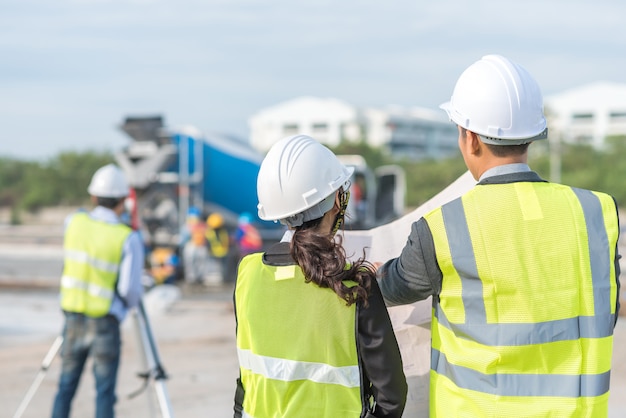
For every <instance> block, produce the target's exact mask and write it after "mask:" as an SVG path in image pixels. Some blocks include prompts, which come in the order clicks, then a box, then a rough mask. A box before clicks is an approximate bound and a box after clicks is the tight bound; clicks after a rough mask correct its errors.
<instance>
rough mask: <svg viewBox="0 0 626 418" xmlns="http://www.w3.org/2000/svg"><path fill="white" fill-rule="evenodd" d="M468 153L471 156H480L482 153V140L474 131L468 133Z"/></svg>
mask: <svg viewBox="0 0 626 418" xmlns="http://www.w3.org/2000/svg"><path fill="white" fill-rule="evenodd" d="M466 142H467V147H468V148H467V151H468V152H469V153H470V154H471V155H475V156H479V155H481V153H482V149H483V146H484V144H483V142H482V141H481V140H480V137H479V136H478V134H477V133H475V132H472V131H467V141H466Z"/></svg>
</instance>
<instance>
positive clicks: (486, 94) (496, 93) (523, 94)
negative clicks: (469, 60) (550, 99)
mask: <svg viewBox="0 0 626 418" xmlns="http://www.w3.org/2000/svg"><path fill="white" fill-rule="evenodd" d="M440 107H441V108H442V109H443V110H445V111H446V112H447V113H448V116H449V117H450V119H452V121H453V122H454V123H456V124H457V125H459V126H460V127H462V128H465V129H467V130H470V131H472V132H475V133H477V134H478V135H480V138H481V140H482V141H483V142H485V143H488V144H494V145H516V144H525V143H528V142H531V141H535V140H538V139H545V138H546V137H547V136H548V130H547V128H546V126H547V123H546V118H545V117H544V115H543V97H542V95H541V90H540V89H539V85H538V84H537V82H536V81H535V79H534V78H533V77H532V76H531V75H530V73H528V71H526V70H525V69H524V68H523V67H522V66H520V65H518V64H516V63H514V62H512V61H511V60H509V59H507V58H505V57H502V56H500V55H486V56H484V57H482V59H481V60H480V61H477V62H475V63H474V64H472V65H471V66H469V67H468V68H467V69H466V70H465V71H464V72H463V74H461V76H460V77H459V79H458V80H457V82H456V85H455V87H454V92H453V93H452V98H451V99H450V101H449V102H446V103H444V104H442V105H441V106H440Z"/></svg>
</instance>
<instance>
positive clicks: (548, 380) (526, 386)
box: [431, 350, 610, 398]
mask: <svg viewBox="0 0 626 418" xmlns="http://www.w3.org/2000/svg"><path fill="white" fill-rule="evenodd" d="M431 368H432V369H433V370H437V372H438V373H439V374H442V375H445V376H449V377H451V378H452V379H453V380H454V383H455V384H456V385H457V386H458V387H461V388H464V389H470V390H476V391H480V392H483V393H489V394H492V395H499V396H556V397H567V398H578V397H581V396H589V397H595V396H600V395H603V394H605V393H607V392H608V391H609V380H610V372H604V373H600V374H597V375H588V374H584V375H563V374H503V373H500V374H483V373H480V372H477V371H476V370H472V369H469V368H467V367H463V366H456V365H454V364H450V363H448V360H447V358H446V356H445V355H444V354H443V353H441V352H439V351H437V350H432V355H431Z"/></svg>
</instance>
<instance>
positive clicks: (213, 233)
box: [205, 212, 230, 283]
mask: <svg viewBox="0 0 626 418" xmlns="http://www.w3.org/2000/svg"><path fill="white" fill-rule="evenodd" d="M206 226H207V228H206V232H205V237H206V240H207V242H208V245H209V255H210V257H211V263H210V264H211V269H210V270H211V272H210V273H209V274H210V275H212V276H214V277H216V279H215V280H216V281H218V282H219V283H221V282H223V281H224V272H225V271H226V259H227V256H228V251H229V249H230V234H229V232H228V229H226V226H225V225H224V217H222V215H221V214H219V213H217V212H214V213H212V214H211V215H209V217H208V218H207V220H206Z"/></svg>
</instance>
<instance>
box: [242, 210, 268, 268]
mask: <svg viewBox="0 0 626 418" xmlns="http://www.w3.org/2000/svg"><path fill="white" fill-rule="evenodd" d="M251 222H252V216H251V215H250V214H249V213H246V212H244V213H242V214H241V215H240V216H239V219H238V220H237V229H236V231H235V242H236V243H237V249H238V250H239V257H240V258H241V257H245V256H246V255H248V254H252V253H255V252H257V251H261V248H263V239H262V238H261V234H259V231H258V229H256V227H255V226H254V225H252V223H251Z"/></svg>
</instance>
